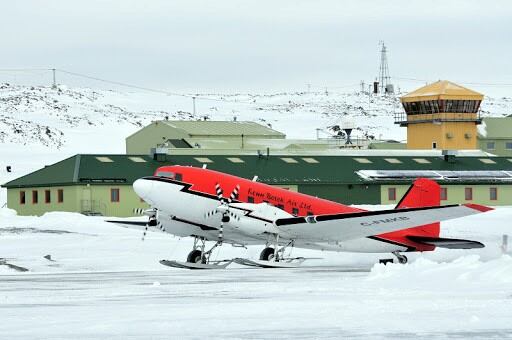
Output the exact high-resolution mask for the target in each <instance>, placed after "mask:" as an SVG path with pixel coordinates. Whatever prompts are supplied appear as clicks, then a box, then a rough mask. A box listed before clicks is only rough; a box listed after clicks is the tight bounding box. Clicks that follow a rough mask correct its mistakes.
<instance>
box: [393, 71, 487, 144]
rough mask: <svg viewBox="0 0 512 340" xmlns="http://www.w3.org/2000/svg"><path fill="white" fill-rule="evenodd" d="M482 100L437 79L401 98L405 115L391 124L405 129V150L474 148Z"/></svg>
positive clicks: (397, 116) (463, 88)
mask: <svg viewBox="0 0 512 340" xmlns="http://www.w3.org/2000/svg"><path fill="white" fill-rule="evenodd" d="M483 97H484V96H483V95H482V94H481V93H478V92H475V91H472V90H470V89H467V88H465V87H462V86H460V85H457V84H454V83H452V82H449V81H446V80H440V81H437V82H435V83H432V84H429V85H426V86H424V87H422V88H419V89H417V90H415V91H413V92H411V93H408V94H406V95H405V96H403V97H401V98H400V100H401V102H402V105H403V107H404V110H405V113H400V114H398V115H396V117H395V124H400V126H405V127H407V148H408V149H442V150H462V149H477V148H478V146H477V129H476V125H477V124H480V123H481V119H480V115H479V108H480V103H481V102H482V99H483Z"/></svg>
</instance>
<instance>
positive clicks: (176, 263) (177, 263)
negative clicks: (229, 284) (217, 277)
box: [160, 260, 233, 269]
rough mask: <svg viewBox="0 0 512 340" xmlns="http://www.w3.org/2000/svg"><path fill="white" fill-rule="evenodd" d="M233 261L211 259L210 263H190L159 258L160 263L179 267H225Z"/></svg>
mask: <svg viewBox="0 0 512 340" xmlns="http://www.w3.org/2000/svg"><path fill="white" fill-rule="evenodd" d="M231 262H233V260H222V261H212V262H210V263H192V262H180V261H173V260H160V264H163V265H164V266H167V267H173V268H181V269H226V267H227V266H229V265H230V264H231Z"/></svg>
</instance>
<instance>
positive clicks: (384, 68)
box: [379, 40, 390, 93]
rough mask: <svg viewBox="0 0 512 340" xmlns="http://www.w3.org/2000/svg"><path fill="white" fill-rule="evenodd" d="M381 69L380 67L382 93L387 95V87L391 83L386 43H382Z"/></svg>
mask: <svg viewBox="0 0 512 340" xmlns="http://www.w3.org/2000/svg"><path fill="white" fill-rule="evenodd" d="M380 45H381V47H382V48H381V50H380V67H379V80H380V93H386V86H387V85H388V84H389V83H390V77H389V68H388V57H387V48H386V45H384V41H382V40H381V41H380Z"/></svg>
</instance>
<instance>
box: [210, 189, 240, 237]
mask: <svg viewBox="0 0 512 340" xmlns="http://www.w3.org/2000/svg"><path fill="white" fill-rule="evenodd" d="M239 191H240V186H239V185H238V184H237V185H236V186H235V188H234V189H233V191H232V192H231V194H230V195H229V197H228V198H224V197H223V193H224V191H223V190H222V187H221V186H220V184H219V183H216V184H215V193H216V194H217V198H218V199H219V202H220V206H218V207H217V208H215V210H211V211H209V212H207V213H206V214H205V218H210V217H212V216H214V215H217V214H221V216H222V217H221V220H220V226H219V237H218V242H219V243H220V244H222V241H223V240H224V223H228V222H229V221H230V219H231V217H235V218H236V217H237V216H236V215H235V214H233V213H232V212H231V211H229V205H230V204H231V203H232V202H233V200H235V199H236V198H237V197H238V192H239ZM238 219H240V218H239V217H238Z"/></svg>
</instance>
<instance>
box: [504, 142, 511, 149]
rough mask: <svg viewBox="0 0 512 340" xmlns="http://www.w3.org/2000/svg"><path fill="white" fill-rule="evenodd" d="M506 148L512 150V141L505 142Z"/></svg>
mask: <svg viewBox="0 0 512 340" xmlns="http://www.w3.org/2000/svg"><path fill="white" fill-rule="evenodd" d="M505 149H507V150H512V142H506V143H505Z"/></svg>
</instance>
